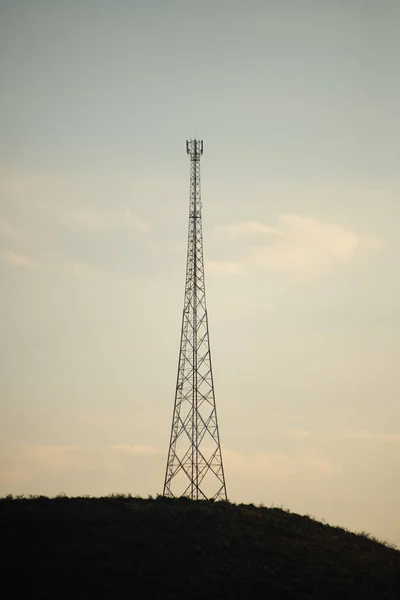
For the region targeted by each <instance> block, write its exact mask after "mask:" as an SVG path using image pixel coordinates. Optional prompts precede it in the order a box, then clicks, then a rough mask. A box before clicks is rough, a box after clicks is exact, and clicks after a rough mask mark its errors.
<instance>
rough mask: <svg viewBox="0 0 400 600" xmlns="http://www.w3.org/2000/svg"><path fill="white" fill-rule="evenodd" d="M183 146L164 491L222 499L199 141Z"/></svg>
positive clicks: (224, 491)
mask: <svg viewBox="0 0 400 600" xmlns="http://www.w3.org/2000/svg"><path fill="white" fill-rule="evenodd" d="M186 151H187V154H189V156H190V202H189V232H188V248H187V263H186V283H185V299H184V307H183V316H182V332H181V344H180V352H179V362H178V376H177V382H176V390H175V403H174V411H173V417H172V428H171V437H170V444H169V450H168V459H167V468H166V473H165V481H164V491H163V495H164V496H169V497H180V496H186V497H188V498H191V499H192V500H200V499H210V498H213V499H215V500H226V499H227V495H226V485H225V474H224V467H223V464H222V453H221V443H220V438H219V431H218V420H217V411H216V405H215V395H214V381H213V374H212V365H211V352H210V340H209V333H208V317H207V306H206V290H205V279H204V259H203V231H202V218H201V210H202V203H201V187H200V158H201V156H202V155H203V141H202V140H201V141H200V140H190V141H187V142H186Z"/></svg>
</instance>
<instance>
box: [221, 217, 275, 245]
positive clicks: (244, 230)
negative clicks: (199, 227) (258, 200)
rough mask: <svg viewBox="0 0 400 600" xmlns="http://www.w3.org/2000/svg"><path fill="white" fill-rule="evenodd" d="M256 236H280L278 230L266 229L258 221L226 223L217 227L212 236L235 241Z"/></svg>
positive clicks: (265, 226)
mask: <svg viewBox="0 0 400 600" xmlns="http://www.w3.org/2000/svg"><path fill="white" fill-rule="evenodd" d="M257 234H264V235H265V234H268V235H278V236H279V235H282V234H281V232H280V231H279V229H276V228H275V227H268V226H267V225H264V224H263V223H260V222H258V221H242V222H239V223H228V224H226V225H217V226H216V227H215V228H214V231H213V235H214V236H216V237H217V238H224V239H226V240H237V239H240V238H244V237H246V236H254V235H257Z"/></svg>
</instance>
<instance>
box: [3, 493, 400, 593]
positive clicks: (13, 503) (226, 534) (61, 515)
mask: <svg viewBox="0 0 400 600" xmlns="http://www.w3.org/2000/svg"><path fill="white" fill-rule="evenodd" d="M0 527H1V532H2V546H3V549H4V551H5V558H4V559H3V568H4V573H5V577H4V576H3V583H2V589H3V591H4V586H5V589H6V595H5V597H7V598H12V597H17V596H18V595H21V594H22V595H23V596H24V597H29V598H32V597H33V598H36V597H37V598H39V597H40V598H52V599H56V598H71V599H72V598H74V599H75V598H95V597H96V596H99V595H100V596H101V597H103V598H121V597H122V598H125V597H128V596H129V597H133V596H136V595H137V596H143V595H144V596H145V597H146V598H164V599H172V598H176V599H179V598H191V599H192V598H196V599H197V598H211V599H212V598H221V599H222V598H257V597H258V596H260V597H261V595H264V597H266V598H268V599H272V600H274V599H288V600H294V599H302V600H312V599H320V598H321V599H324V600H330V599H332V600H333V599H339V598H340V599H341V600H342V599H344V598H356V599H360V600H361V599H362V600H367V599H377V600H378V599H384V598H387V599H392V598H393V599H397V600H398V598H400V552H399V551H398V550H397V549H395V548H394V547H391V546H389V545H387V544H382V543H380V542H378V541H377V540H375V539H373V538H372V539H371V538H370V537H368V536H367V535H366V534H355V533H351V532H349V531H346V530H344V529H341V528H339V527H332V526H329V525H325V524H322V523H320V522H318V521H315V520H313V519H312V518H310V517H307V516H300V515H297V514H293V513H290V512H289V511H285V510H282V509H279V508H263V507H256V506H254V505H243V504H241V505H235V504H230V503H228V502H215V503H214V502H210V501H197V502H196V501H191V500H186V499H176V500H175V499H173V500H172V499H167V498H162V497H159V498H157V499H152V498H149V499H141V498H133V497H126V496H110V497H104V498H89V497H83V498H67V497H63V496H61V497H57V498H53V499H49V498H46V497H35V498H17V499H12V498H11V497H7V498H3V499H0Z"/></svg>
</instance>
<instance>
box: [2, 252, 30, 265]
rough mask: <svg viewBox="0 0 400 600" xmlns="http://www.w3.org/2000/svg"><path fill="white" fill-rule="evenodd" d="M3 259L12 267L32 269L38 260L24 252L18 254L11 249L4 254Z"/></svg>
mask: <svg viewBox="0 0 400 600" xmlns="http://www.w3.org/2000/svg"><path fill="white" fill-rule="evenodd" d="M3 260H4V261H5V262H6V263H7V264H9V265H11V266H12V267H19V268H24V269H32V268H34V267H35V266H36V265H37V262H36V261H35V260H34V259H33V258H30V257H29V256H25V255H24V254H16V253H15V252H12V251H11V250H10V251H8V252H6V253H5V254H4V256H3Z"/></svg>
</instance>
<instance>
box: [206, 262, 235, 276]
mask: <svg viewBox="0 0 400 600" xmlns="http://www.w3.org/2000/svg"><path fill="white" fill-rule="evenodd" d="M205 267H206V269H207V272H209V273H216V274H217V275H241V274H242V273H244V269H243V267H242V266H241V265H240V264H239V263H236V262H234V261H232V260H208V261H206V265H205Z"/></svg>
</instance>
